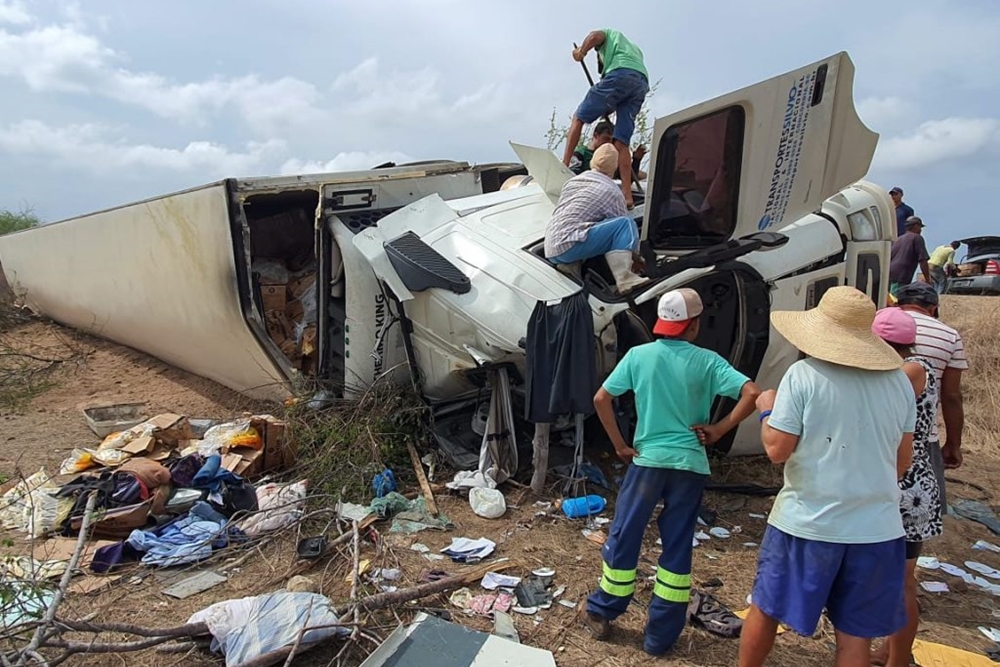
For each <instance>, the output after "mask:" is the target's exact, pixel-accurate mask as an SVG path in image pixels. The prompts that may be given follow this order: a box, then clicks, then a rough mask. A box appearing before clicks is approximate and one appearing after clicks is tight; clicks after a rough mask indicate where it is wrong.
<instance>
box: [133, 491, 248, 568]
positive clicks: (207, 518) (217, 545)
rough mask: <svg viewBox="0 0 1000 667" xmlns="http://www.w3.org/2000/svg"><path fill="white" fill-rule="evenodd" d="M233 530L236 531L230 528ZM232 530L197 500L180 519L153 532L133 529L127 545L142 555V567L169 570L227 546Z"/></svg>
mask: <svg viewBox="0 0 1000 667" xmlns="http://www.w3.org/2000/svg"><path fill="white" fill-rule="evenodd" d="M232 531H236V529H235V528H234V529H232ZM232 531H227V529H226V518H225V517H224V516H222V515H221V514H219V513H218V512H216V511H215V510H213V509H212V508H211V506H209V505H208V503H205V502H203V501H199V502H197V503H195V504H194V507H192V508H191V511H190V512H189V513H188V514H187V515H186V516H184V517H182V518H180V519H177V520H176V521H172V522H170V523H168V524H166V525H164V526H160V527H159V528H157V529H155V530H134V531H132V534H131V535H129V537H128V540H127V542H128V544H129V546H131V547H132V548H133V549H135V550H137V551H141V552H144V553H143V556H142V562H143V563H144V564H146V565H159V566H162V567H170V566H173V565H186V564H188V563H196V562H198V561H201V560H204V559H206V558H208V557H209V556H211V555H212V551H213V550H214V549H221V548H224V547H226V546H228V545H229V542H230V537H231V536H233V537H239V535H240V533H239V532H238V531H237V535H231V532H232Z"/></svg>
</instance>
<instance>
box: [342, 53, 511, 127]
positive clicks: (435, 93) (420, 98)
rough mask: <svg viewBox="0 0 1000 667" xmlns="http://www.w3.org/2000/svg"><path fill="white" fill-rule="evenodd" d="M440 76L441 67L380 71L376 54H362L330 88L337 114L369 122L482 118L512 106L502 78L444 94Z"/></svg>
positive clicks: (507, 113) (498, 115)
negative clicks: (364, 55) (464, 90)
mask: <svg viewBox="0 0 1000 667" xmlns="http://www.w3.org/2000/svg"><path fill="white" fill-rule="evenodd" d="M443 81H444V77H443V75H442V74H441V72H440V71H438V70H436V69H433V68H431V67H424V68H422V69H418V70H408V71H401V70H391V71H385V70H384V69H383V68H382V66H381V65H380V63H379V59H378V58H368V59H366V60H364V61H362V62H361V63H359V64H358V65H357V66H356V67H354V68H353V69H351V70H348V71H347V72H343V73H342V74H340V75H339V76H337V78H336V80H335V81H334V83H333V86H332V90H333V92H334V94H335V96H336V97H339V100H338V104H337V108H338V114H339V115H345V116H350V117H353V118H357V119H362V120H363V121H364V122H366V123H370V124H376V123H395V124H404V125H405V124H418V123H419V124H425V125H426V124H428V123H437V122H445V121H448V122H454V123H467V122H470V121H471V122H482V121H486V120H497V119H500V118H505V117H507V118H509V117H510V114H511V113H514V112H516V111H517V107H516V104H515V103H514V101H513V99H512V98H511V96H510V95H509V89H508V87H507V86H506V85H504V84H503V83H486V84H483V85H480V86H478V87H477V88H476V89H474V90H472V91H471V92H466V93H459V94H455V95H449V94H448V93H446V92H445V91H444V90H443V88H444V86H443V85H442V83H443Z"/></svg>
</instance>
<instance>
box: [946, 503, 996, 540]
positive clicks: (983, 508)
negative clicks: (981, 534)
mask: <svg viewBox="0 0 1000 667" xmlns="http://www.w3.org/2000/svg"><path fill="white" fill-rule="evenodd" d="M951 508H952V509H953V510H955V514H957V515H959V516H960V517H963V518H965V519H969V520H970V521H975V522H976V523H981V524H983V525H984V526H986V527H987V528H989V529H990V531H991V532H993V533H994V534H995V535H1000V519H997V515H996V514H994V513H993V510H991V509H990V508H989V506H988V505H986V504H984V503H981V502H979V501H978V500H956V501H955V503H954V504H953V505H952V506H951Z"/></svg>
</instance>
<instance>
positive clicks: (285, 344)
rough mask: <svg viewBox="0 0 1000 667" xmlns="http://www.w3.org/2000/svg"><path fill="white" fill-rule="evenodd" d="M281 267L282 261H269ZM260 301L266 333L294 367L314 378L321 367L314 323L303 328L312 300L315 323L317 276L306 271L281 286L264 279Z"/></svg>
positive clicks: (272, 279) (261, 283)
mask: <svg viewBox="0 0 1000 667" xmlns="http://www.w3.org/2000/svg"><path fill="white" fill-rule="evenodd" d="M268 261H269V262H276V263H281V262H280V260H268ZM260 290H261V297H262V300H263V305H264V322H265V324H266V326H267V333H268V335H269V336H270V337H271V340H272V341H274V344H275V345H277V346H278V347H279V348H280V349H281V352H282V353H283V354H284V355H285V356H286V357H288V360H289V361H290V362H291V363H292V365H293V366H295V367H296V368H298V369H299V370H300V371H302V372H303V373H305V374H306V375H315V374H316V368H317V365H318V360H317V358H316V355H317V346H316V324H315V322H312V323H309V324H306V325H305V326H302V325H303V324H304V322H303V320H304V319H305V318H306V315H307V306H306V304H304V303H303V301H309V299H310V298H311V299H312V313H311V314H312V317H313V319H315V312H316V307H315V294H316V292H315V290H316V272H315V271H314V270H307V271H304V272H302V273H300V274H299V275H298V276H294V277H291V278H289V279H288V280H287V281H286V282H284V283H281V282H278V281H276V280H275V279H274V278H261V280H260Z"/></svg>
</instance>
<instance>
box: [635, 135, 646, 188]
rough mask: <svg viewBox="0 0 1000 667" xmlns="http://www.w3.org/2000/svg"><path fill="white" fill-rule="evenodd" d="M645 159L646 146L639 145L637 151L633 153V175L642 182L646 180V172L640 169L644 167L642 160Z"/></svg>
mask: <svg viewBox="0 0 1000 667" xmlns="http://www.w3.org/2000/svg"><path fill="white" fill-rule="evenodd" d="M645 157H646V146H645V144H639V145H638V146H636V147H635V151H634V152H633V153H632V174H633V175H634V176H635V177H636V178H638V179H639V180H640V181H643V180H646V175H647V174H646V172H644V171H643V170H642V169H640V167H642V160H643V158H645Z"/></svg>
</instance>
